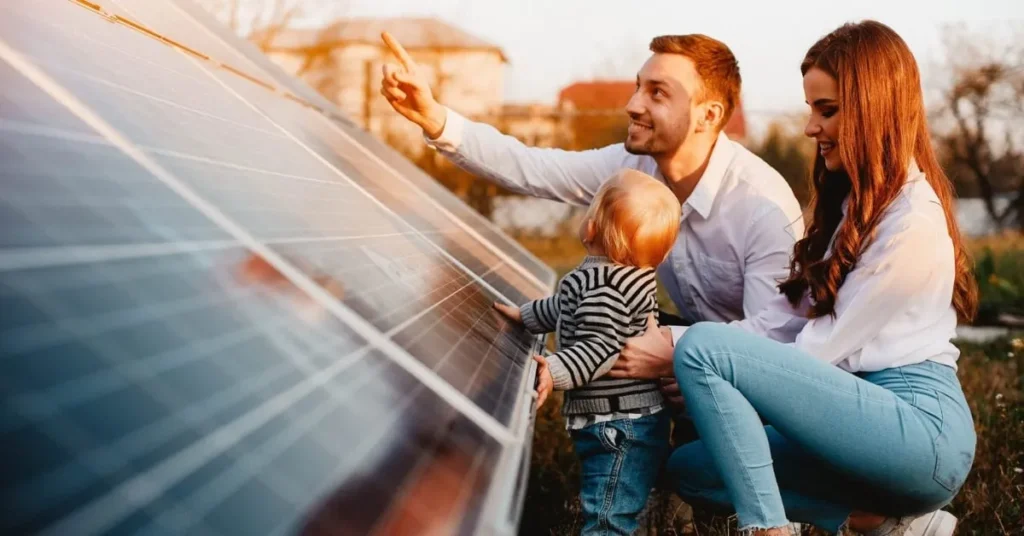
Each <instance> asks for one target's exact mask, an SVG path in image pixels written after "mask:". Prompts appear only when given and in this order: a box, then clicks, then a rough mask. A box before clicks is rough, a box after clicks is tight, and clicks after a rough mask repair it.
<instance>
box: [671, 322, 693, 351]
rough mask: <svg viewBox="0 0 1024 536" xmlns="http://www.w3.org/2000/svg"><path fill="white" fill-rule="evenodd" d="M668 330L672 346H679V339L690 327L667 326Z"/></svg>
mask: <svg viewBox="0 0 1024 536" xmlns="http://www.w3.org/2000/svg"><path fill="white" fill-rule="evenodd" d="M668 329H670V330H672V346H675V345H676V344H679V339H681V338H682V337H683V333H686V330H688V329H690V326H669V327H668Z"/></svg>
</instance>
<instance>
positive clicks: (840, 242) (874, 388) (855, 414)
mask: <svg viewBox="0 0 1024 536" xmlns="http://www.w3.org/2000/svg"><path fill="white" fill-rule="evenodd" d="M801 72H802V73H803V76H804V91H805V94H806V98H807V102H808V103H809V104H810V106H811V117H810V119H809V121H808V124H807V128H806V132H805V133H806V135H807V136H809V137H812V138H814V139H815V140H816V141H817V143H818V149H819V151H818V155H817V157H816V160H815V164H814V200H813V201H812V206H813V218H812V220H811V222H810V226H809V227H808V230H807V234H806V236H805V238H803V239H802V240H800V241H799V242H798V243H797V244H796V246H795V247H794V255H793V260H792V263H791V267H790V275H789V278H788V279H787V280H785V281H783V282H782V283H781V284H780V287H779V288H780V290H781V294H780V295H779V296H778V297H777V298H776V300H775V301H773V302H772V303H771V305H770V306H769V307H767V308H766V309H765V310H764V311H762V312H761V313H760V314H758V315H756V316H754V317H751V318H748V319H746V320H743V321H740V322H737V323H734V324H733V325H724V324H708V323H703V324H697V325H695V326H694V327H692V328H690V329H689V330H688V331H687V332H686V333H685V334H684V335H683V337H682V338H681V339H680V341H679V343H678V344H677V346H676V349H675V352H674V372H675V376H676V379H677V380H678V382H679V387H680V390H681V391H682V395H683V397H684V398H685V400H686V406H687V408H688V411H689V413H690V415H691V417H692V418H693V420H694V422H695V424H696V427H697V429H698V431H699V432H700V437H701V440H700V441H697V442H694V443H689V444H687V445H684V446H682V447H680V448H679V449H677V450H676V451H675V452H674V453H673V454H672V457H671V459H670V461H669V462H668V470H669V473H670V476H671V481H672V482H673V485H674V486H675V489H676V490H677V491H678V492H679V494H680V495H682V496H683V498H684V499H686V500H690V501H695V502H705V503H712V504H717V505H721V506H727V507H731V508H733V509H735V510H736V512H737V514H738V517H739V525H740V527H741V528H742V529H744V530H747V531H748V533H749V534H784V533H785V530H786V529H785V528H784V526H785V525H787V523H788V520H789V519H792V520H793V521H802V522H810V523H813V524H815V525H817V526H819V527H821V528H824V529H827V530H833V531H838V530H840V527H841V525H845V526H847V527H848V528H849V529H850V530H851V531H855V532H859V533H863V534H869V535H888V534H892V535H896V534H898V535H906V534H913V535H915V536H920V535H921V534H928V535H929V536H932V535H940V534H941V535H948V534H952V531H953V527H954V526H955V523H956V519H955V518H954V517H953V516H952V515H950V514H948V513H946V512H937V510H939V509H940V508H942V507H943V506H944V505H946V504H948V503H949V502H950V501H951V500H952V498H953V497H954V496H955V495H956V493H957V491H958V490H959V488H960V486H961V485H962V484H963V482H964V480H965V479H966V477H967V474H968V472H969V470H970V467H971V464H972V462H973V458H974V447H975V433H974V427H973V421H972V419H971V415H970V411H969V409H968V407H967V403H966V401H965V399H964V396H963V393H962V391H961V388H960V384H959V381H958V379H957V376H956V360H957V358H958V356H959V351H958V350H957V349H956V347H954V346H953V345H952V344H951V342H950V340H951V339H952V338H953V337H954V335H955V327H956V323H957V317H958V316H959V317H960V318H961V319H969V318H971V317H972V316H973V313H974V311H975V306H976V301H977V298H976V292H977V291H976V288H975V285H974V279H973V276H972V274H971V272H970V268H969V267H970V261H969V258H968V256H967V254H966V252H965V251H964V247H963V244H962V242H961V238H960V234H959V231H958V229H957V224H956V221H955V220H954V218H953V211H952V198H953V193H952V187H951V185H950V182H949V180H948V179H947V178H946V176H945V175H944V174H943V172H942V170H941V169H940V167H939V165H938V163H937V161H936V158H935V154H934V152H933V150H932V145H931V140H930V139H929V135H928V126H927V123H926V120H925V109H924V104H923V98H922V94H921V82H920V75H919V73H918V68H917V65H916V62H915V60H914V57H913V55H912V54H911V52H910V50H909V49H908V47H907V46H906V44H905V43H904V42H903V40H902V39H901V38H900V37H899V36H898V35H897V34H896V33H895V32H893V31H892V30H891V29H890V28H888V27H887V26H885V25H883V24H880V23H878V22H874V21H866V22H862V23H859V24H848V25H844V26H842V27H840V28H839V29H837V30H836V31H834V32H832V33H831V34H829V35H827V36H825V37H824V38H822V39H821V40H820V41H818V42H817V43H816V44H815V45H814V46H813V47H811V49H810V50H809V51H808V53H807V56H806V58H805V59H804V61H803V63H802V65H801ZM651 373H652V375H655V376H656V375H657V374H658V373H657V371H651ZM617 374H621V372H619V373H617ZM761 417H763V418H764V419H765V421H766V422H768V423H770V426H763V423H762V421H761ZM864 512H872V513H873V514H866V513H864ZM929 512H930V513H929ZM922 514H925V515H924V516H922ZM918 516H921V517H919V518H918ZM915 519H918V520H917V521H915ZM912 524H913V527H912V528H911V525H912Z"/></svg>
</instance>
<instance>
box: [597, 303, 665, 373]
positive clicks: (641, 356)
mask: <svg viewBox="0 0 1024 536" xmlns="http://www.w3.org/2000/svg"><path fill="white" fill-rule="evenodd" d="M672 352H673V347H672V332H671V330H669V329H668V328H659V327H658V320H657V319H656V318H655V317H654V313H651V314H650V316H648V317H647V331H645V332H644V334H643V335H640V336H639V337H630V338H629V339H626V346H625V347H624V348H623V349H622V352H620V353H619V358H618V359H617V360H615V364H614V365H612V369H611V370H610V371H608V377H610V378H634V379H638V380H657V379H658V378H665V377H674V376H675V373H674V372H673V371H672Z"/></svg>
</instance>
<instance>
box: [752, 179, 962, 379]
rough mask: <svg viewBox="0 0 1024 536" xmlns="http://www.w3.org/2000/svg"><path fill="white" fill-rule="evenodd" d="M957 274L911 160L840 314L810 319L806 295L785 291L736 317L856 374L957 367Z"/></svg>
mask: <svg viewBox="0 0 1024 536" xmlns="http://www.w3.org/2000/svg"><path fill="white" fill-rule="evenodd" d="M844 213H845V210H844ZM844 218H845V214H844ZM829 249H830V251H831V246H830V247H829ZM955 273H956V270H955V259H954V254H953V241H952V240H951V239H950V237H949V233H948V231H947V227H946V217H945V213H944V212H943V210H942V205H941V204H940V202H939V198H938V196H937V195H936V194H935V191H934V190H933V189H932V187H931V185H930V184H928V182H927V181H926V180H925V176H924V173H923V172H921V171H919V170H918V169H917V167H916V166H912V169H911V172H910V174H909V176H908V177H907V184H906V185H905V186H904V187H903V190H902V191H901V192H900V194H899V196H898V197H897V198H896V200H894V201H893V203H892V205H891V206H890V207H889V209H888V210H887V211H886V215H885V216H884V217H883V218H882V220H881V222H880V223H879V224H878V227H877V229H876V232H875V238H874V240H872V241H871V243H870V245H868V247H867V249H866V250H864V252H863V254H862V255H861V257H860V259H859V260H858V261H857V264H856V265H855V267H854V269H853V270H852V271H850V273H849V274H848V275H847V276H846V280H845V282H844V283H843V285H842V286H841V287H840V288H839V292H838V293H837V296H836V301H835V315H834V317H833V316H824V317H819V318H815V319H813V320H809V319H807V318H806V316H805V312H806V311H807V308H808V307H809V305H810V300H809V298H808V297H807V296H806V295H805V296H804V299H803V301H802V302H801V303H800V304H799V305H798V306H797V307H795V308H794V307H792V306H791V305H790V304H789V301H788V300H787V299H786V297H785V296H784V295H782V294H780V295H778V296H776V297H775V298H774V299H773V300H772V301H770V302H769V303H768V305H767V307H765V308H764V309H762V310H761V312H760V313H758V314H756V315H754V316H752V317H747V318H745V319H743V320H739V321H736V322H732V323H733V324H735V325H737V326H739V327H742V328H744V329H746V330H748V331H751V332H754V333H757V334H760V335H764V336H766V337H769V338H771V339H774V340H777V341H780V342H783V343H788V344H793V345H794V346H795V347H796V348H799V349H800V350H802V351H804V352H806V353H807V354H810V355H811V356H814V357H816V358H818V359H821V360H822V361H827V362H829V363H831V364H834V365H837V366H839V367H840V368H842V369H844V370H847V371H850V372H857V371H876V370H882V369H886V368H893V367H900V366H905V365H911V364H915V363H920V362H922V361H926V360H931V361H936V362H938V363H942V364H945V365H949V366H951V367H953V368H956V360H957V358H958V357H959V355H960V351H959V350H958V349H957V348H956V346H954V345H953V344H952V342H951V340H952V339H953V338H954V337H955V335H956V325H957V316H956V311H955V309H954V308H953V306H952V298H953V283H954V277H955Z"/></svg>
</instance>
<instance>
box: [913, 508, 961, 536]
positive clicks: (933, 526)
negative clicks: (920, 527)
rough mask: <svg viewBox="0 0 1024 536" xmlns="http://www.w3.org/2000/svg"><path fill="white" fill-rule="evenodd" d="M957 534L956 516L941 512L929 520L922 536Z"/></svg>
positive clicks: (949, 535)
mask: <svg viewBox="0 0 1024 536" xmlns="http://www.w3.org/2000/svg"><path fill="white" fill-rule="evenodd" d="M954 532H956V516H954V515H953V514H951V513H949V512H939V513H938V514H937V515H935V516H934V517H932V518H931V519H929V520H928V525H927V526H925V528H924V532H923V533H921V536H953V533H954Z"/></svg>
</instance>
